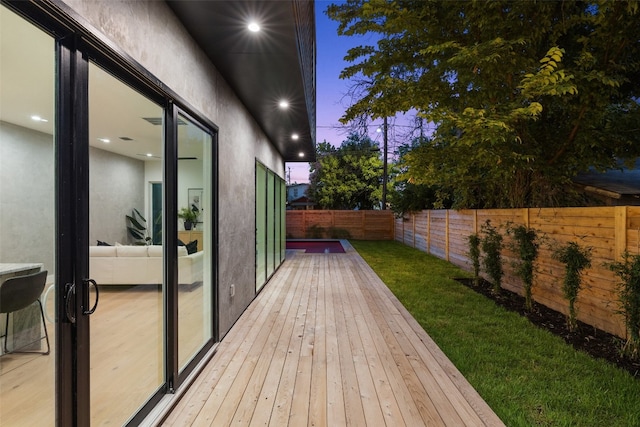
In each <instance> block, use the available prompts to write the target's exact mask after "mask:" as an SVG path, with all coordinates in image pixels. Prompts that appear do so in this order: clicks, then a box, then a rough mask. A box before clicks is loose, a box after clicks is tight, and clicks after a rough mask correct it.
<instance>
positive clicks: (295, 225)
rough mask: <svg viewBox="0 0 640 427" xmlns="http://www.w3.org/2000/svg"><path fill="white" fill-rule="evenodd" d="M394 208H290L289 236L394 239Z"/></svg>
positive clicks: (303, 237) (301, 237)
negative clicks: (347, 209)
mask: <svg viewBox="0 0 640 427" xmlns="http://www.w3.org/2000/svg"><path fill="white" fill-rule="evenodd" d="M394 227H395V223H394V217H393V212H392V211H387V210H384V211H328V210H317V211H287V238H289V239H309V238H316V239H317V238H323V239H327V238H347V237H348V238H351V239H355V240H393V239H394V237H395V236H396V235H397V233H396V232H395V230H394Z"/></svg>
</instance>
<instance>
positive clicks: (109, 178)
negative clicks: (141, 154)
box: [89, 147, 145, 245]
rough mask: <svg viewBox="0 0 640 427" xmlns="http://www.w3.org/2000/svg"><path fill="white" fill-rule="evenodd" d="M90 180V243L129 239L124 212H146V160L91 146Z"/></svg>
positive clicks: (126, 213) (123, 242)
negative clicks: (135, 210)
mask: <svg viewBox="0 0 640 427" xmlns="http://www.w3.org/2000/svg"><path fill="white" fill-rule="evenodd" d="M89 182H90V185H91V191H90V193H89V224H90V227H89V243H90V244H92V245H95V244H97V242H96V240H102V241H105V242H108V243H110V244H112V245H113V244H115V243H116V242H117V243H122V244H126V243H129V241H130V238H129V236H128V235H127V230H126V228H125V225H126V220H125V215H129V214H131V210H132V209H133V208H136V209H138V211H140V212H144V206H143V202H144V192H145V185H144V183H145V181H144V162H143V161H141V160H136V159H132V158H131V157H125V156H120V155H118V154H114V153H111V152H108V151H104V150H100V149H97V148H93V147H91V148H90V151H89Z"/></svg>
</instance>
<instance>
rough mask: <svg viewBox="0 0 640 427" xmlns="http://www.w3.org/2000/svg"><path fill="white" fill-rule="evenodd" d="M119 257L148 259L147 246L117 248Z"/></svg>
mask: <svg viewBox="0 0 640 427" xmlns="http://www.w3.org/2000/svg"><path fill="white" fill-rule="evenodd" d="M116 253H117V256H118V257H145V258H146V257H148V256H149V253H148V251H147V247H146V246H116Z"/></svg>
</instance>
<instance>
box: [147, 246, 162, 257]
mask: <svg viewBox="0 0 640 427" xmlns="http://www.w3.org/2000/svg"><path fill="white" fill-rule="evenodd" d="M149 256H150V257H161V256H162V246H160V245H152V246H149Z"/></svg>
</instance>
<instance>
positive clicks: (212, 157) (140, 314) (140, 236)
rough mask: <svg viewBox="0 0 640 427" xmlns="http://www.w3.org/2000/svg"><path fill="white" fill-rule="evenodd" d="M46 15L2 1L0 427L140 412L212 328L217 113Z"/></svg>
mask: <svg viewBox="0 0 640 427" xmlns="http://www.w3.org/2000/svg"><path fill="white" fill-rule="evenodd" d="M30 5H31V6H32V3H28V2H24V3H20V2H16V4H12V5H11V6H12V7H16V8H17V9H20V8H21V7H25V8H26V9H29V7H31V6H30ZM40 6H43V7H46V6H47V4H45V3H43V4H42V5H40ZM40 6H38V7H40ZM37 16H38V17H40V18H41V19H43V20H45V21H46V22H40V24H41V25H42V26H43V27H44V28H49V29H51V28H54V29H55V30H53V29H52V30H51V33H52V34H56V36H58V37H59V39H55V38H54V37H52V36H50V35H47V33H45V32H43V31H42V30H40V29H39V28H38V27H36V26H35V25H34V24H32V23H30V22H28V21H27V20H25V19H23V18H21V17H20V16H19V15H18V14H16V13H14V12H13V11H10V10H9V9H8V8H7V7H5V6H4V4H3V5H0V308H1V309H2V310H0V425H3V426H4V425H34V426H52V425H56V424H57V425H60V426H72V425H79V426H89V425H92V426H99V425H138V424H139V423H140V422H141V421H142V420H143V419H144V417H145V415H147V414H148V413H149V412H150V411H151V410H152V409H153V406H154V405H155V404H156V403H157V402H159V401H160V400H161V399H162V397H163V396H164V395H165V394H169V393H173V392H174V391H175V390H176V389H177V388H179V387H180V385H181V383H182V382H183V381H184V379H185V378H186V377H187V376H188V375H189V373H190V372H191V371H192V370H193V369H194V366H196V364H197V362H198V361H199V360H201V358H202V356H203V355H204V353H205V352H206V351H207V350H209V349H210V348H211V347H212V346H213V344H214V340H215V339H216V324H215V322H216V302H215V292H216V282H217V279H216V269H215V263H216V260H217V252H216V248H217V244H216V239H217V233H216V223H217V214H216V208H215V206H216V203H215V199H216V197H217V194H216V175H217V169H216V165H217V163H216V142H217V141H216V139H215V135H216V133H215V132H216V131H215V126H213V125H212V124H211V123H209V122H208V121H207V120H206V119H203V118H202V117H201V116H199V115H198V114H196V113H193V112H191V113H189V114H187V113H186V112H182V110H180V108H179V107H178V106H177V105H176V100H175V99H174V98H172V97H170V96H169V95H168V94H166V93H164V92H162V91H161V90H160V88H159V87H154V86H153V85H150V84H149V83H148V82H144V84H143V82H141V81H140V80H139V79H140V76H139V75H138V74H136V73H131V72H130V67H128V66H126V64H123V62H124V59H121V60H117V59H114V58H116V57H117V55H115V54H112V55H106V54H104V52H103V51H101V50H99V49H95V45H94V44H92V43H86V40H85V38H86V37H87V36H86V34H84V33H83V35H82V37H75V36H76V35H77V34H79V33H77V32H74V31H79V30H78V29H73V28H67V27H66V26H65V25H67V23H65V24H64V25H63V24H62V23H61V22H58V21H55V22H52V21H53V18H51V17H50V16H48V15H46V16H45V15H37ZM90 58H91V59H90ZM203 122H204V123H206V125H205V124H203ZM179 207H189V209H190V210H191V212H193V211H194V209H195V210H197V211H198V215H197V216H198V218H197V219H196V221H194V224H193V227H192V228H191V229H190V230H187V229H186V227H184V225H183V220H182V218H179V217H178V213H179V210H178V208H179ZM185 232H188V234H185ZM180 241H182V242H183V243H184V246H179V242H180ZM38 273H39V274H38ZM31 276H34V277H35V276H37V280H36V279H35V278H34V280H31ZM16 278H19V279H20V283H19V287H18V288H16V287H15V286H14V287H13V289H14V290H15V289H20V290H22V289H27V286H32V284H31V282H33V283H36V282H37V283H36V285H33V286H39V288H34V289H35V290H34V291H33V292H29V294H33V295H34V298H33V300H31V301H29V302H28V304H27V305H26V306H21V307H17V306H16V304H17V303H16V301H18V300H20V299H21V297H17V296H16V295H18V294H20V295H21V294H22V293H21V292H13V293H6V294H5V293H4V292H5V291H4V289H3V288H5V287H4V285H5V284H8V285H12V284H13V283H16V282H15V280H14V279H16ZM27 279H29V283H26V282H27ZM7 289H8V287H7ZM40 304H42V307H43V310H42V311H41V310H40ZM5 343H6V344H5Z"/></svg>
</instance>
